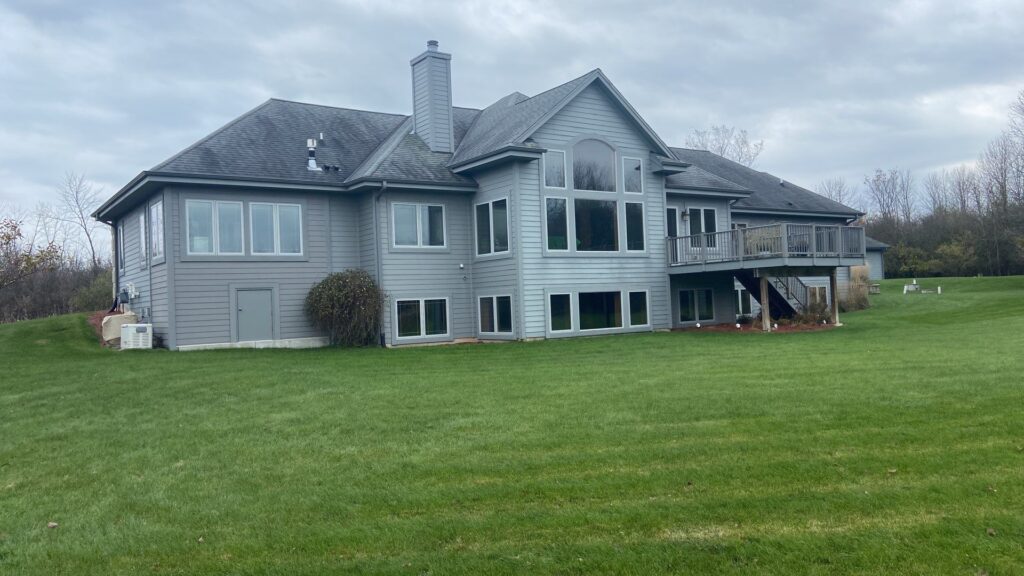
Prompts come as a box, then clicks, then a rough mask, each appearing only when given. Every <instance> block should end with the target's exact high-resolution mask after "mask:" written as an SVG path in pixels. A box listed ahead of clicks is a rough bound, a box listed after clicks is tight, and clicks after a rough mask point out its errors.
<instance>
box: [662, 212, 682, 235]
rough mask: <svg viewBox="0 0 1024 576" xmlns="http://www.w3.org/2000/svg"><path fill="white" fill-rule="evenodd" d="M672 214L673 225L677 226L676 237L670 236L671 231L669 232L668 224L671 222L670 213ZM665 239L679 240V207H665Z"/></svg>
mask: <svg viewBox="0 0 1024 576" xmlns="http://www.w3.org/2000/svg"><path fill="white" fill-rule="evenodd" d="M670 212H671V213H672V220H673V222H672V223H673V224H675V227H676V234H675V236H673V235H671V234H669V230H668V222H669V213H670ZM665 237H666V238H678V237H679V207H678V206H666V207H665Z"/></svg>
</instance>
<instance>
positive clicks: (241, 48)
mask: <svg viewBox="0 0 1024 576" xmlns="http://www.w3.org/2000/svg"><path fill="white" fill-rule="evenodd" d="M151 4H152V5H151ZM1021 21H1024V5H1022V4H1021V3H1019V2H1013V1H1007V2H997V1H982V2H970V3H957V4H952V3H933V2H922V1H902V2H888V1H875V0H867V1H861V2H797V1H794V0H791V1H789V2H771V3H752V2H739V1H732V2H730V1H726V2H716V3H714V4H713V5H710V4H709V3H704V2H675V3H672V2H663V3H647V4H642V3H634V2H603V3H595V2H583V1H564V2H550V1H548V2H527V1H522V0H519V1H515V2H512V1H498V2H486V1H474V2H463V3H457V4H444V3H438V2H431V3H424V2H422V1H421V0H420V1H415V2H412V1H409V2H404V1H393V2H386V1H385V2H379V1H377V2H375V1H371V0H363V1H358V0H353V1H350V2H333V3H328V2H322V3H293V2H280V3H274V4H271V3H264V2H261V3H258V4H256V5H254V6H241V5H239V4H238V3H233V2H216V1H213V2H192V3H184V2H183V3H143V2H128V1H121V2H114V1H95V2H53V1H49V2H48V1H39V0H36V1H31V2H17V1H16V2H13V3H12V2H7V3H5V4H3V5H0V87H2V88H0V202H8V203H11V202H14V203H18V204H21V205H25V206H30V205H32V204H34V203H35V202H36V201H39V200H52V199H53V189H54V187H55V185H56V183H57V182H58V180H59V178H60V176H61V174H62V173H63V172H64V171H65V170H75V171H79V172H85V173H86V174H88V176H89V177H90V178H91V179H92V180H94V181H96V182H97V183H99V184H100V185H102V186H104V187H105V188H106V190H107V192H113V191H114V190H116V189H117V188H119V187H120V186H121V185H123V184H124V183H126V182H127V181H128V180H129V179H131V177H132V176H134V175H135V174H136V173H138V172H139V171H141V170H143V169H146V168H149V167H151V166H153V165H154V164H156V163H158V162H160V161H162V160H163V159H165V158H166V157H168V156H170V155H172V154H174V153H175V152H177V151H178V150H180V149H181V148H183V147H185V146H187V145H189V144H191V143H192V142H194V141H195V140H197V139H199V138H201V137H202V136H204V135H205V134H207V133H209V132H210V131H212V130H213V129H215V128H217V127H218V126H220V125H222V124H224V123H226V122H227V121H229V120H231V119H232V118H234V117H236V116H238V115H239V114H241V113H243V112H244V111H246V110H248V109H250V108H252V107H253V106H255V105H257V104H259V103H260V102H262V101H263V100H265V99H266V98H268V97H271V96H276V97H281V98H290V99H296V100H302V101H310V102H318V103H323V104H331V105H338V106H348V107H354V108H365V109H374V110H382V111H391V112H405V113H407V112H408V111H409V109H410V102H409V100H410V97H409V73H408V68H407V66H408V61H409V59H410V58H411V57H412V56H414V55H416V54H417V53H419V52H420V51H421V50H422V48H423V45H424V42H425V41H426V40H427V39H432V38H434V39H438V40H440V41H441V45H442V49H444V50H446V51H450V52H452V53H453V54H454V59H453V82H454V91H455V100H456V104H458V105H463V106H476V107H482V106H486V105H487V104H489V103H491V102H493V101H494V100H497V99H498V98H500V97H501V96H503V95H505V94H507V93H509V92H511V91H514V90H518V91H521V92H524V93H527V94H533V93H536V92H539V91H543V90H546V89H548V88H550V87H552V86H554V85H557V84H560V83H562V82H564V81H566V80H568V79H570V78H572V77H575V76H577V75H579V74H582V73H583V72H585V71H587V70H589V69H591V68H594V67H601V68H602V69H603V70H604V71H605V72H606V73H607V74H608V75H609V77H610V78H611V79H612V81H613V82H615V83H616V85H617V86H618V87H619V88H620V90H622V92H623V93H624V94H625V95H626V97H627V98H629V99H630V101H631V102H633V104H634V105H635V106H636V107H637V108H638V110H639V111H640V112H641V114H643V115H644V116H645V118H646V119H647V120H648V122H649V123H651V125H652V126H654V128H655V129H656V130H657V131H658V132H659V133H660V134H661V135H662V137H663V138H664V139H665V140H666V141H668V142H669V143H672V144H682V143H683V142H684V140H685V137H686V134H687V133H689V132H690V131H691V130H692V129H693V128H697V127H705V126H708V125H710V124H715V123H726V124H730V125H736V126H740V127H744V128H746V129H748V130H749V131H750V133H751V134H752V135H754V136H755V137H758V138H764V139H765V141H766V151H765V153H764V154H763V155H762V157H761V159H760V160H759V162H758V166H759V167H761V168H762V169H765V170H769V171H772V172H775V173H778V174H780V175H783V176H785V177H787V178H789V179H791V180H794V181H796V182H799V183H802V184H804V185H806V186H813V185H814V184H815V183H816V182H817V181H819V180H820V179H822V178H824V177H828V176H833V175H840V176H845V177H847V178H848V179H850V180H851V181H852V182H855V183H856V182H859V181H860V179H861V177H862V176H863V175H864V174H866V173H868V172H870V171H872V170H873V169H874V168H876V167H889V166H900V167H904V168H909V169H913V170H929V169H934V168H937V167H942V166H948V165H954V164H958V163H961V162H969V161H972V160H973V159H974V158H975V157H976V155H977V153H978V152H979V151H980V150H981V148H982V147H983V146H984V144H985V142H986V141H987V140H989V139H990V138H992V137H994V136H995V135H997V134H998V133H999V131H1000V130H1001V129H1002V127H1003V126H1004V125H1005V122H1006V106H1007V104H1008V103H1009V101H1010V100H1011V99H1012V98H1013V96H1014V95H1015V93H1016V92H1017V91H1019V90H1020V89H1022V88H1024V66H1021V65H1022V64H1024V57H1022V56H1021V54H1024V39H1022V37H1021V35H1020V34H1019V31H1018V30H1015V29H1014V25H1015V24H1017V23H1019V22H1021Z"/></svg>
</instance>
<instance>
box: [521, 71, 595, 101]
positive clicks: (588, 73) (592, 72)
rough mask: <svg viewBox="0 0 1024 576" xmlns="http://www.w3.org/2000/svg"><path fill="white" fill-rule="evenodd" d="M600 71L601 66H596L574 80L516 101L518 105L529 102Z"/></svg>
mask: <svg viewBox="0 0 1024 576" xmlns="http://www.w3.org/2000/svg"><path fill="white" fill-rule="evenodd" d="M599 72H601V69H600V68H594V69H593V70H590V71H589V72H587V73H586V74H581V75H579V76H577V77H575V78H573V79H572V80H569V81H566V82H562V83H561V84H559V85H558V86H554V87H552V88H548V89H547V90H545V91H543V92H538V93H536V94H534V95H533V96H529V97H527V98H526V100H520V101H519V102H516V106H518V105H520V104H522V103H523V102H529V101H530V100H533V99H534V98H539V97H540V96H543V95H545V94H547V93H548V92H554V91H555V90H558V89H559V88H562V87H563V86H568V85H569V84H572V83H573V82H576V81H578V80H582V79H583V78H585V77H587V76H590V75H591V74H597V73H599ZM513 94H515V92H513ZM520 94H522V93H521V92H520Z"/></svg>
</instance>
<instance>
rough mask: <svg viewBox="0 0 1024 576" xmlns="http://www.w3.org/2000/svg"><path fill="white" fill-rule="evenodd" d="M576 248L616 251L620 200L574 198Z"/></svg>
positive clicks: (581, 249)
mask: <svg viewBox="0 0 1024 576" xmlns="http://www.w3.org/2000/svg"><path fill="white" fill-rule="evenodd" d="M573 205H574V212H575V217H576V218H575V223H576V250H578V251H582V252H616V251H618V249H619V219H618V202H616V201H615V200H588V199H584V198H576V199H575V200H573Z"/></svg>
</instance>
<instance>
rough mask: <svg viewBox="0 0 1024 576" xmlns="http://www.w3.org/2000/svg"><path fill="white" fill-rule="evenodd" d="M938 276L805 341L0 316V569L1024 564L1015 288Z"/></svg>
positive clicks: (891, 289) (963, 568)
mask: <svg viewBox="0 0 1024 576" xmlns="http://www.w3.org/2000/svg"><path fill="white" fill-rule="evenodd" d="M938 283H939V282H927V283H926V286H934V285H936V284H938ZM941 284H942V287H943V294H942V295H941V296H939V295H934V294H925V295H910V296H903V295H902V294H900V285H901V283H900V282H896V281H888V282H886V283H885V284H884V285H883V291H884V293H883V295H881V296H876V297H873V304H874V306H873V308H872V309H871V310H869V311H865V312H859V313H854V314H847V315H844V316H843V318H842V320H843V322H844V323H845V326H843V327H842V328H840V329H837V330H833V331H827V332H819V333H790V334H773V335H763V334H757V333H742V334H722V333H708V332H705V333H700V332H684V333H659V334H644V335H629V336H613V337H597V338H588V339H577V340H562V341H550V342H537V343H514V344H500V345H498V344H496V345H465V346H450V347H432V348H420V349H405V350H378V349H373V350H304V351H272V350H271V351H253V350H234V351H216V352H194V353H171V352H166V351H153V352H121V353H117V352H111V351H107V350H102V349H100V348H99V347H97V346H96V344H95V340H94V338H93V336H92V334H91V333H90V331H89V328H88V327H87V325H86V322H85V319H84V317H81V316H66V317H58V318H51V319H47V320H41V321H32V322H24V323H19V324H15V325H7V326H0V362H2V366H3V372H2V373H0V574H135V573H156V574H195V573H231V574H321V573H325V572H347V573H356V574H359V573H366V574H368V573H393V574H428V573H429V574H483V573H487V574H526V573H529V574H544V573H551V574H555V573H557V574H595V573H597V574H637V575H641V574H643V575H647V574H679V573H723V574H750V573H759V574H794V573H801V574H867V573H884V574H977V573H981V571H987V572H988V573H989V574H993V575H996V574H1021V573H1024V426H1022V422H1024V382H1022V380H1024V378H1022V374H1024V278H994V279H954V280H943V281H941ZM48 522H56V523H58V524H59V527H57V528H47V523H48Z"/></svg>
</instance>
